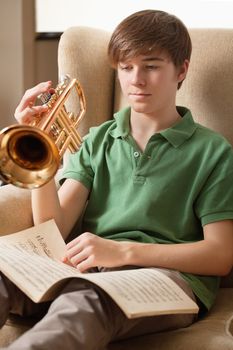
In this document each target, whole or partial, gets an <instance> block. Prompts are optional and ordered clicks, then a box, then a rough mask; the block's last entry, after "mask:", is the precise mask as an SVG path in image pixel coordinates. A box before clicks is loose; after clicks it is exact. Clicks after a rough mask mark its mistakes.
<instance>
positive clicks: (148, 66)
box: [146, 64, 159, 70]
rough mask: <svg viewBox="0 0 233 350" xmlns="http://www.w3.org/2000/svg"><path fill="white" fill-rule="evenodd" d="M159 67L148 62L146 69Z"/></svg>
mask: <svg viewBox="0 0 233 350" xmlns="http://www.w3.org/2000/svg"><path fill="white" fill-rule="evenodd" d="M158 68H159V67H158V66H156V65H154V64H147V65H146V69H148V70H154V69H158Z"/></svg>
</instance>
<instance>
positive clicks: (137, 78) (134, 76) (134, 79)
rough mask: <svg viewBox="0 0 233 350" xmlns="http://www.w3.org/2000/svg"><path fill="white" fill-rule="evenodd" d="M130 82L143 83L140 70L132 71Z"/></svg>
mask: <svg viewBox="0 0 233 350" xmlns="http://www.w3.org/2000/svg"><path fill="white" fill-rule="evenodd" d="M131 84H132V85H145V78H144V76H143V74H142V73H141V72H140V71H138V70H135V71H134V72H132V77H131Z"/></svg>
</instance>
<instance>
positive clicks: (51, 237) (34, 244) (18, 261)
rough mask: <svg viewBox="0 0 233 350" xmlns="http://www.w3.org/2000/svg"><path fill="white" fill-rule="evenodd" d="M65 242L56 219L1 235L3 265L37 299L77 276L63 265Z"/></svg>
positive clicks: (18, 283) (0, 255) (17, 283)
mask: <svg viewBox="0 0 233 350" xmlns="http://www.w3.org/2000/svg"><path fill="white" fill-rule="evenodd" d="M64 252H65V242H64V241H63V238H62V236H61V234H60V232H59V230H58V228H57V226H56V224H55V222H54V221H53V220H51V221H48V222H45V223H43V224H41V225H38V226H35V227H32V228H30V229H27V230H24V231H21V232H18V233H15V234H12V235H8V236H3V237H0V268H1V271H2V272H3V273H4V274H5V275H6V276H7V277H8V278H10V279H11V280H12V281H13V282H14V283H15V284H16V285H18V287H19V288H20V289H21V290H23V291H24V292H25V294H27V295H28V296H29V297H30V298H31V299H32V300H34V301H35V302H37V301H39V300H40V298H41V297H42V296H43V294H44V293H46V291H47V290H48V289H49V288H50V287H51V286H52V285H53V284H55V283H57V282H58V281H60V280H62V279H64V278H66V277H67V278H68V277H73V276H77V274H78V271H77V270H75V269H74V268H72V267H70V266H68V265H65V264H63V263H62V262H61V261H60V259H61V257H62V256H63V254H64Z"/></svg>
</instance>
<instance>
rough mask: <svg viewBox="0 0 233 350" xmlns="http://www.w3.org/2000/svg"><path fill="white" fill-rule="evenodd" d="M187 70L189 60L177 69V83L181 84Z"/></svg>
mask: <svg viewBox="0 0 233 350" xmlns="http://www.w3.org/2000/svg"><path fill="white" fill-rule="evenodd" d="M188 68H189V60H185V61H184V63H183V64H182V65H181V66H180V67H179V68H178V81H179V82H181V81H183V80H184V79H185V78H186V75H187V72H188Z"/></svg>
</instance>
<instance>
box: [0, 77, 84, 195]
mask: <svg viewBox="0 0 233 350" xmlns="http://www.w3.org/2000/svg"><path fill="white" fill-rule="evenodd" d="M71 91H74V92H75V93H76V94H75V95H76V97H78V100H79V107H80V108H79V111H78V114H76V113H74V112H69V111H67V109H66V106H65V102H66V101H67V99H68V97H69V96H70V94H71ZM42 97H44V96H42ZM42 102H43V101H42ZM44 102H46V105H47V107H48V111H47V112H45V113H42V114H41V115H37V116H35V119H34V120H33V121H32V123H31V124H30V125H27V126H26V125H19V124H17V125H12V126H9V127H7V128H5V129H3V130H2V131H1V132H0V178H1V179H2V180H3V181H4V182H6V183H11V184H13V185H15V186H18V187H24V188H31V189H32V188H37V187H40V186H42V185H44V184H45V183H47V182H49V181H50V180H51V179H52V178H53V177H54V175H55V173H56V171H57V170H58V168H59V165H60V161H61V159H62V157H63V155H64V153H65V151H66V150H67V149H68V150H69V151H70V152H72V153H73V152H76V151H77V150H78V149H79V147H80V146H81V143H82V137H81V136H80V135H79V133H78V130H77V128H78V126H79V123H80V122H81V120H82V118H83V116H84V114H85V111H86V101H85V96H84V93H83V90H82V87H81V85H80V83H79V82H78V80H77V79H70V78H69V77H68V76H65V78H64V79H63V80H62V81H61V82H60V83H59V84H58V85H57V87H56V89H55V91H54V93H53V94H52V95H50V94H49V96H48V98H47V96H46V100H45V101H44ZM44 102H43V103H44Z"/></svg>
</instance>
